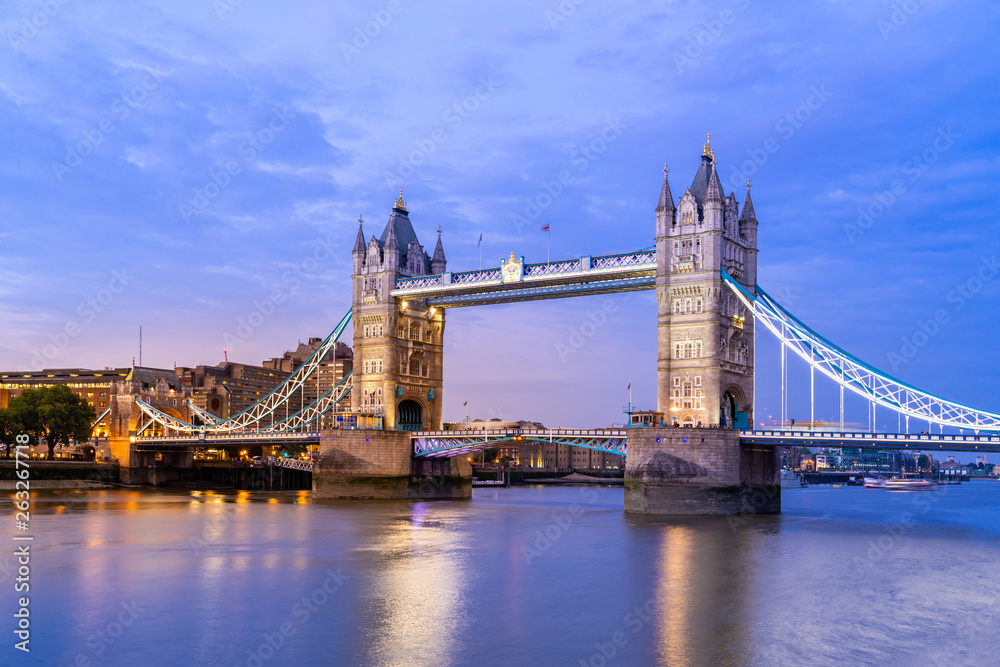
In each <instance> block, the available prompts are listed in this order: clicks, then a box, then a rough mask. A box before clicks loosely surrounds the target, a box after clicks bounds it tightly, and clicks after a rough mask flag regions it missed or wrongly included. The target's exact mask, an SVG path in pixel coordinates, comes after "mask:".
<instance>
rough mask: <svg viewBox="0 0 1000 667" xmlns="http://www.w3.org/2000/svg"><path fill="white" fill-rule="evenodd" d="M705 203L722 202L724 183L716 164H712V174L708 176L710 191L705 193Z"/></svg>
mask: <svg viewBox="0 0 1000 667" xmlns="http://www.w3.org/2000/svg"><path fill="white" fill-rule="evenodd" d="M706 145H707V144H706ZM705 201H706V202H709V201H717V202H721V201H722V183H721V182H720V181H719V172H718V171H716V170H715V163H714V162H713V163H712V173H711V174H709V176H708V189H707V190H706V191H705Z"/></svg>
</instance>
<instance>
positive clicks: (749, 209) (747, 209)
mask: <svg viewBox="0 0 1000 667" xmlns="http://www.w3.org/2000/svg"><path fill="white" fill-rule="evenodd" d="M751 187H753V186H751V185H750V179H749V178H748V179H747V198H746V200H745V201H744V202H743V213H741V214H740V222H743V221H750V220H752V221H754V222H756V221H757V214H756V213H755V212H754V210H753V201H752V200H751V199H750V188H751Z"/></svg>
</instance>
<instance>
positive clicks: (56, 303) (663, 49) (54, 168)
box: [0, 0, 1000, 426]
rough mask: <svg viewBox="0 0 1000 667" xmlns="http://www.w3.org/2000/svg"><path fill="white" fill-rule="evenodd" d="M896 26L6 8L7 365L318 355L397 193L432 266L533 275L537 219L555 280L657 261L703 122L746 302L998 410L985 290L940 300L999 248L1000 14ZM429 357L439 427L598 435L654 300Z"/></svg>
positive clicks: (899, 20) (969, 13)
mask: <svg viewBox="0 0 1000 667" xmlns="http://www.w3.org/2000/svg"><path fill="white" fill-rule="evenodd" d="M904 4H905V7H904V6H903V5H901V4H899V3H895V4H893V3H888V2H868V3H862V2H802V3H794V4H789V3H780V5H779V6H774V5H773V4H772V3H763V2H759V1H757V0H749V1H748V0H739V1H738V2H733V1H731V0H725V1H721V2H711V3H683V2H677V3H663V2H643V3H630V2H615V3H602V2H596V1H594V0H576V2H575V3H574V2H572V1H571V0H564V2H562V3H559V2H556V1H555V0H552V1H550V2H541V3H537V2H518V1H507V2H503V3H499V2H479V3H459V2H446V3H416V2H411V1H407V0H398V2H396V1H394V2H381V1H379V2H363V3H351V5H350V6H341V4H332V3H320V2H305V1H293V2H288V3H281V4H280V6H279V5H276V4H275V3H264V2H260V1H259V0H244V1H242V2H238V1H237V0H214V1H213V0H200V1H199V2H184V1H176V0H175V1H172V2H145V3H142V4H141V6H138V5H136V6H134V5H132V4H130V5H127V6H123V5H121V4H119V3H107V2H86V3H84V2H73V1H71V0H53V1H52V2H49V3H47V4H46V3H42V2H34V1H12V2H7V3H4V4H3V7H2V9H0V35H2V36H3V40H2V41H3V43H2V44H0V127H2V128H3V132H2V134H0V178H2V183H3V185H2V186H0V276H2V281H0V324H2V332H3V333H2V337H0V367H2V368H5V369H38V368H41V367H42V366H43V365H44V366H45V367H70V366H84V367H103V366H106V365H107V366H113V365H127V364H129V363H130V362H131V360H132V357H133V355H137V354H138V328H139V326H140V325H141V326H142V327H143V332H144V346H143V362H144V363H145V364H146V365H155V366H161V367H170V365H171V364H173V363H175V362H176V363H177V364H181V365H194V364H199V363H209V364H212V363H217V362H218V361H221V359H222V354H223V353H222V350H223V348H224V347H228V348H229V358H230V359H234V360H238V361H245V362H250V363H259V362H260V361H261V360H262V359H265V358H268V357H271V356H274V355H277V354H280V353H281V352H282V351H284V350H285V349H288V348H289V347H291V346H294V344H295V343H296V342H297V341H298V340H299V339H305V338H307V337H309V336H323V335H325V334H326V333H327V332H329V331H330V330H331V329H332V328H333V326H334V325H335V324H336V322H337V321H338V320H339V319H340V317H341V316H342V314H343V313H344V312H345V311H346V309H347V308H348V307H349V306H350V292H349V274H350V259H351V257H350V251H351V247H352V245H353V241H354V235H355V232H356V228H357V219H358V215H359V214H362V213H363V214H364V216H365V219H366V221H367V222H366V226H365V231H366V233H367V234H369V235H370V234H372V233H375V234H379V233H381V229H382V227H383V226H384V224H385V221H386V219H387V218H388V215H389V211H390V208H391V206H392V201H393V198H394V196H395V194H396V191H397V189H398V188H399V187H402V188H403V191H404V198H405V199H406V200H407V201H408V203H409V208H410V217H411V220H412V221H413V223H414V226H415V228H416V230H417V233H418V234H419V236H420V238H421V241H422V242H423V243H424V244H425V245H430V244H432V243H433V239H434V236H433V230H435V229H436V228H437V227H438V225H440V226H441V227H442V228H443V230H444V231H443V239H444V244H445V252H446V254H447V256H448V262H449V268H450V269H452V270H462V269H469V268H476V267H477V266H478V265H479V250H478V248H477V246H476V241H477V239H478V238H479V235H480V233H482V234H483V235H484V239H485V243H484V252H483V259H484V263H485V264H487V265H496V264H497V263H498V260H499V258H500V257H503V256H507V255H509V253H510V252H512V251H513V252H515V253H516V254H517V255H525V256H526V257H527V259H528V261H539V260H542V259H544V257H545V251H546V245H545V244H546V235H545V234H543V233H541V232H540V231H539V228H540V227H541V225H542V224H546V223H548V224H551V226H552V234H551V240H552V256H553V258H558V257H572V256H579V255H588V254H599V253H602V252H619V251H628V250H633V249H637V248H642V247H646V246H649V245H651V244H652V236H653V232H654V220H655V217H654V213H653V208H654V207H655V204H656V199H657V196H658V193H659V187H660V182H661V178H662V174H661V170H662V166H663V163H664V162H667V163H669V165H670V169H671V172H670V176H671V183H672V186H673V191H674V193H675V195H678V196H679V195H680V193H682V192H683V190H684V187H686V186H687V185H688V183H690V180H691V178H692V177H693V176H694V172H695V170H696V168H697V165H698V159H699V155H700V152H701V147H702V144H703V143H704V140H705V132H706V131H711V133H712V146H713V148H714V150H715V153H716V156H717V157H718V160H719V169H720V175H721V176H722V178H723V182H724V184H725V186H726V189H727V191H731V190H735V191H736V193H737V196H738V197H739V198H740V200H742V198H743V189H742V187H739V183H742V182H743V180H745V176H746V175H750V176H751V177H752V179H753V182H754V189H753V197H754V203H755V208H756V211H757V216H758V218H759V219H760V230H759V236H760V240H759V243H760V248H761V250H760V255H759V265H760V275H759V281H760V283H761V285H762V286H764V288H765V289H767V290H768V291H769V292H771V293H772V294H775V295H777V296H778V297H779V299H780V300H781V301H783V302H784V303H785V304H786V305H787V306H788V307H789V308H790V309H791V310H792V311H793V312H795V313H796V314H797V315H798V316H799V317H800V318H801V319H803V320H805V321H806V322H807V323H809V324H810V325H812V326H813V327H814V328H815V329H817V330H819V331H820V332H821V333H823V334H825V335H826V336H827V337H828V338H830V339H832V340H834V341H836V342H837V343H839V344H840V345H841V346H842V347H844V348H846V349H847V350H849V351H851V352H853V353H854V354H856V355H857V356H860V357H861V358H863V359H865V360H867V361H869V362H871V363H873V364H874V365H876V366H879V367H881V368H884V369H886V370H889V371H895V374H896V375H898V376H899V377H900V378H902V379H904V380H907V381H909V382H911V383H913V384H916V385H918V386H920V387H922V388H925V389H927V390H930V391H934V392H936V393H939V394H941V395H944V396H946V397H949V398H952V399H954V400H957V401H960V402H964V403H967V404H972V405H974V406H978V407H982V408H985V409H991V410H994V411H997V410H1000V387H998V383H997V382H996V370H997V366H998V364H997V362H996V355H997V351H998V344H997V341H996V335H995V322H996V318H997V302H998V299H997V296H998V294H1000V276H998V277H997V279H992V278H991V279H990V280H985V281H983V282H982V283H981V284H980V285H979V288H978V289H976V290H974V291H972V292H970V293H969V295H968V297H969V298H965V297H962V299H961V301H962V305H961V307H959V299H958V298H956V297H955V296H954V294H953V293H952V291H953V290H955V289H956V286H958V285H964V284H966V283H967V281H968V280H969V279H971V278H973V277H974V276H976V274H977V272H978V271H980V269H981V268H982V267H983V266H990V264H989V263H990V262H991V261H994V260H992V259H991V258H993V257H994V253H996V252H997V250H998V249H1000V241H998V235H1000V234H998V232H1000V221H998V215H997V210H998V203H1000V196H998V194H997V188H996V183H997V182H998V181H1000V156H998V153H997V146H998V139H1000V113H998V101H1000V100H998V97H1000V86H998V77H997V70H998V66H997V65H996V63H997V62H1000V53H998V52H1000V44H998V42H997V40H996V39H995V36H996V35H997V34H998V28H1000V25H998V19H1000V16H998V15H1000V3H998V2H996V1H993V2H957V3H948V4H945V3H941V2H919V0H913V1H912V2H909V3H904ZM366 30H367V31H368V33H369V35H365V31H366ZM602 133H603V134H604V138H605V139H607V141H606V142H605V143H604V144H603V149H602V150H601V151H600V152H596V153H590V154H585V153H584V152H583V151H582V149H581V147H585V146H587V145H590V144H591V142H593V141H594V140H595V139H596V138H597V137H600V136H601V135H602ZM595 145H596V146H602V144H601V143H600V142H597V143H596V144H595ZM563 170H569V171H570V172H571V174H572V179H571V182H570V183H569V185H567V186H566V187H565V188H564V191H563V192H561V193H560V194H559V195H558V196H556V197H555V198H554V200H553V201H552V202H551V204H550V205H548V206H546V207H545V208H544V209H543V210H539V211H535V210H533V209H531V208H530V206H529V205H530V202H531V201H532V200H537V198H538V195H539V194H541V193H544V192H545V187H546V184H547V183H552V182H553V181H555V180H556V179H557V178H558V175H559V173H560V172H561V171H563ZM886 192H888V193H890V194H885V193H886ZM542 201H545V200H544V198H543V200H542ZM863 211H867V212H868V214H869V215H870V217H869V218H860V219H859V216H861V212H863ZM516 216H522V218H524V219H527V220H529V222H528V223H527V224H516ZM317 258H318V259H317ZM986 273H989V271H988V270H987V271H986ZM275 295H277V297H279V298H278V299H276V300H275V301H280V303H272V302H270V301H269V300H271V299H272V298H273V297H274V296H275ZM608 299H610V301H609V302H607V303H606V301H607V300H608ZM599 309H607V310H608V311H609V316H608V318H607V323H606V324H605V325H604V326H602V327H600V328H599V330H598V331H597V332H596V334H595V335H593V336H592V337H590V338H588V339H587V340H586V343H585V344H584V345H583V346H582V347H580V348H579V349H575V348H574V349H575V352H574V353H573V354H571V355H565V354H563V355H560V354H559V352H558V346H559V344H567V343H568V342H569V341H570V338H571V335H572V332H573V328H574V327H579V326H580V325H581V324H583V323H584V322H586V321H587V318H588V312H594V311H596V310H599ZM941 309H944V310H945V311H946V313H947V315H948V318H947V319H948V321H947V323H946V324H944V325H942V326H940V327H939V330H937V331H935V333H934V335H932V336H928V337H927V338H926V344H924V345H922V346H920V347H919V349H917V350H916V354H915V355H911V356H912V358H905V362H903V363H900V362H899V359H898V358H895V357H893V356H891V355H894V354H895V355H900V356H902V351H903V347H904V339H910V340H911V341H912V339H913V336H914V335H915V334H917V333H918V332H919V331H920V330H921V322H927V320H929V319H932V318H934V316H935V313H936V312H937V311H939V310H941ZM256 310H261V311H266V313H269V314H268V316H267V317H264V318H262V319H263V323H262V324H261V325H260V326H257V327H254V328H253V331H252V333H251V335H250V336H248V337H246V339H245V340H239V341H236V342H234V341H233V338H232V337H233V336H236V335H237V329H238V325H239V322H240V319H241V318H243V319H246V318H248V317H249V316H250V315H251V314H252V313H253V312H254V311H256ZM272 311H273V312H272ZM255 321H258V320H256V319H255ZM67 327H69V330H70V331H72V332H73V335H63V334H64V333H65V331H66V330H67ZM244 331H245V330H244ZM760 338H761V341H760V347H759V349H758V366H759V370H758V393H759V396H758V407H759V408H760V413H759V416H760V417H765V416H766V415H767V414H768V413H769V412H770V413H773V412H774V410H775V409H776V408H777V390H776V379H777V371H776V370H775V366H776V361H777V358H778V357H777V346H776V345H773V344H770V343H769V342H767V339H768V334H766V333H762V334H761V336H760ZM918 340H919V341H920V342H925V339H924V338H922V337H918ZM46 346H49V347H48V348H46ZM46 350H47V352H48V354H46ZM894 360H895V361H894ZM445 363H446V370H445V373H446V384H445V391H444V400H445V416H446V418H447V419H455V418H459V417H460V416H461V415H462V402H463V401H465V400H469V405H470V413H471V414H472V415H473V416H478V417H485V418H489V417H494V416H497V417H503V418H527V419H538V420H542V421H545V422H546V423H548V424H553V425H558V424H563V425H580V426H591V425H603V424H607V423H610V422H615V421H620V420H621V415H620V410H621V407H622V405H624V403H625V402H627V392H626V391H625V388H626V385H627V384H628V383H629V382H630V381H631V382H632V386H633V393H634V395H635V399H636V403H637V404H638V405H640V406H643V407H652V406H654V405H655V366H656V347H655V304H654V300H653V296H652V294H651V293H640V294H634V295H631V296H629V295H617V296H613V297H592V298H589V299H570V300H561V301H550V302H538V303H531V304H515V305H506V306H493V307H486V308H477V309H456V310H451V311H449V313H448V326H447V333H446V362H445ZM800 371H801V372H800ZM792 382H793V398H792V400H791V401H790V404H791V412H792V414H793V416H798V417H799V418H802V419H804V418H806V416H807V415H808V379H807V374H806V373H805V371H804V370H803V369H793V372H792ZM822 391H825V392H827V394H828V398H829V399H830V400H825V402H824V403H823V407H822V408H821V409H820V410H819V411H818V416H819V417H826V418H830V419H833V418H834V417H835V416H836V412H837V409H838V408H837V402H836V398H835V397H836V395H837V393H836V389H834V388H833V387H832V386H831V387H826V388H824V389H823V390H822ZM827 394H821V395H822V396H827ZM850 409H851V415H849V419H850V418H851V417H852V415H853V418H854V420H855V421H858V422H861V423H864V421H865V414H866V409H865V407H864V405H863V404H860V403H859V404H857V405H852V406H851V408H850ZM891 421H895V420H894V419H893V420H891Z"/></svg>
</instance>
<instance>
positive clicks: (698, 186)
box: [656, 142, 757, 428]
mask: <svg viewBox="0 0 1000 667" xmlns="http://www.w3.org/2000/svg"><path fill="white" fill-rule="evenodd" d="M664 192H665V193H667V196H668V197H669V192H670V190H669V186H668V185H667V183H666V178H664V186H663V189H662V190H661V194H660V202H659V203H658V204H657V208H656V215H657V225H656V249H657V272H656V298H657V304H658V311H659V312H658V316H659V318H658V329H659V336H658V340H659V363H658V400H657V409H658V410H659V411H661V412H663V413H664V414H665V415H666V419H667V420H668V422H670V423H673V422H674V421H676V422H677V423H678V424H679V425H681V426H699V425H701V426H717V425H725V426H729V427H734V426H735V427H743V428H746V427H748V426H749V425H750V424H751V423H752V421H753V400H754V398H753V373H754V369H753V363H754V360H753V336H754V322H753V316H752V314H751V313H749V312H747V311H746V310H745V308H744V307H743V305H742V304H741V303H740V302H739V300H738V299H737V298H736V297H735V296H734V295H733V294H732V293H731V292H730V290H729V288H727V287H726V286H725V285H724V284H723V282H722V278H721V275H720V268H725V269H726V270H727V271H729V273H730V274H732V275H733V277H735V278H736V279H737V280H739V281H740V282H741V283H742V284H743V285H744V286H745V287H746V288H747V289H748V290H749V291H751V292H753V291H754V283H755V280H756V266H757V262H756V253H757V239H756V218H755V217H754V218H753V219H752V222H751V221H750V219H749V218H748V219H747V220H745V221H744V220H743V219H741V220H737V218H736V213H737V204H736V199H735V196H734V195H729V196H724V195H723V190H722V185H721V182H720V180H719V174H718V171H717V170H716V166H715V155H714V153H713V151H712V148H711V146H710V144H709V143H708V142H706V143H705V148H704V151H703V153H702V156H701V164H700V165H699V167H698V171H697V173H696V174H695V178H694V181H693V182H692V183H691V186H690V187H689V188H687V190H685V192H684V194H683V195H682V196H681V199H680V202H679V206H678V207H677V211H676V215H675V216H674V215H668V214H669V209H670V208H672V207H673V202H672V201H669V200H668V201H664ZM747 202H749V198H748V199H747ZM747 215H751V216H752V215H753V207H752V204H750V212H749V214H748V213H747V212H746V211H745V210H744V217H746V216H747ZM668 217H669V218H672V219H671V220H669V224H666V223H667V222H668Z"/></svg>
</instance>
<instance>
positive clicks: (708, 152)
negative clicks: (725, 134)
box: [701, 132, 715, 160]
mask: <svg viewBox="0 0 1000 667" xmlns="http://www.w3.org/2000/svg"><path fill="white" fill-rule="evenodd" d="M701 156H702V157H707V158H709V159H710V160H714V159H715V153H713V152H712V133H711V132H706V133H705V150H704V151H702V153H701Z"/></svg>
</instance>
